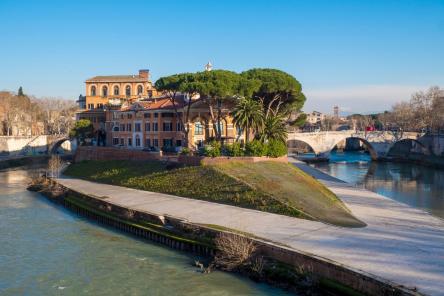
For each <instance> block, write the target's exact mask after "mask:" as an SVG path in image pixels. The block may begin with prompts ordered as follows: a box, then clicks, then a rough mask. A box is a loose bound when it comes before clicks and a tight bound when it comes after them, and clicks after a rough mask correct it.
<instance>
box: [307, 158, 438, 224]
mask: <svg viewBox="0 0 444 296" xmlns="http://www.w3.org/2000/svg"><path fill="white" fill-rule="evenodd" d="M313 166H314V167H316V168H318V169H320V170H322V171H324V172H326V173H327V174H329V175H332V176H334V177H336V178H338V179H341V180H343V181H346V182H348V183H352V184H354V185H356V186H359V187H364V188H366V189H368V190H370V191H373V192H376V193H379V194H381V195H384V196H387V197H389V198H392V199H394V200H397V201H400V202H403V203H405V204H408V205H410V206H413V207H416V208H421V209H423V210H425V211H428V212H429V213H431V214H432V215H434V216H437V217H440V218H444V170H440V169H434V168H431V167H427V166H421V165H414V164H408V163H393V162H372V161H371V159H370V156H369V155H368V154H366V153H363V152H343V153H342V152H335V151H334V152H332V154H331V156H330V161H329V162H327V163H316V164H313Z"/></svg>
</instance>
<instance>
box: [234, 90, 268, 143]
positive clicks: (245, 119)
mask: <svg viewBox="0 0 444 296" xmlns="http://www.w3.org/2000/svg"><path fill="white" fill-rule="evenodd" d="M232 116H233V121H234V123H235V124H236V125H237V126H238V127H240V128H241V129H242V130H244V131H245V132H246V136H245V142H246V143H248V141H249V138H250V129H251V128H252V129H254V130H256V131H258V130H260V129H261V127H262V123H263V122H262V119H263V111H262V104H261V103H259V102H257V101H255V100H253V99H249V98H241V99H240V100H239V102H238V103H237V105H236V107H235V108H234V110H233V112H232Z"/></svg>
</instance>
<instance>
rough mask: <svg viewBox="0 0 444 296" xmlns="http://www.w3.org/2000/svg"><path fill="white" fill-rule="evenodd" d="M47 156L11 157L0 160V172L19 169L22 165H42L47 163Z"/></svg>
mask: <svg viewBox="0 0 444 296" xmlns="http://www.w3.org/2000/svg"><path fill="white" fill-rule="evenodd" d="M48 158H49V157H48V156H46V155H41V156H13V157H1V158H0V170H4V169H8V168H14V167H20V166H24V165H35V164H44V163H45V162H47V161H48Z"/></svg>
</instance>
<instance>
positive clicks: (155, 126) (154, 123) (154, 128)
mask: <svg viewBox="0 0 444 296" xmlns="http://www.w3.org/2000/svg"><path fill="white" fill-rule="evenodd" d="M158 130H159V124H158V123H157V122H153V132H157V131H158Z"/></svg>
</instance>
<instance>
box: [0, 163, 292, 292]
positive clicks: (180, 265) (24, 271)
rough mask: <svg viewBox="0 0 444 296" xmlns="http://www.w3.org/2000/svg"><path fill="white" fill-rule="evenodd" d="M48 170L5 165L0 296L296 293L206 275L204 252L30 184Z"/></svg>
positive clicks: (0, 174) (0, 199)
mask: <svg viewBox="0 0 444 296" xmlns="http://www.w3.org/2000/svg"><path fill="white" fill-rule="evenodd" d="M42 169H44V167H43V166H42V167H38V166H37V167H34V166H33V167H32V168H29V167H21V168H14V169H7V170H2V171H0V188H1V189H2V190H1V191H0V217H1V223H0V241H1V252H0V254H1V256H0V266H1V268H0V295H5V296H6V295H79V296H80V295H128V294H131V295H146V294H147V293H148V294H150V295H183V296H196V295H209V294H212V295H214V294H217V295H219V296H228V295H258V296H259V295H260V296H268V295H273V296H275V295H276V296H277V295H279V296H286V295H291V293H288V292H286V291H284V290H282V289H278V288H275V287H272V286H270V285H266V284H260V283H257V282H255V281H252V280H250V279H248V278H247V277H244V276H239V275H238V274H236V273H229V272H220V271H214V272H212V273H210V274H202V273H201V272H200V270H199V268H198V267H196V266H195V264H194V261H195V260H200V262H205V261H204V260H203V259H204V258H202V257H201V256H198V255H196V254H193V253H189V252H180V251H177V250H174V249H171V248H166V247H164V246H162V245H160V244H158V243H155V242H153V241H148V240H145V239H143V238H141V237H138V236H134V235H128V234H126V233H125V232H124V231H120V230H118V229H116V228H115V227H112V226H111V225H110V226H106V225H104V224H99V223H97V222H96V221H97V220H96V221H94V220H91V219H89V218H87V217H85V216H83V215H81V214H77V213H76V212H75V211H73V210H71V209H67V208H65V207H63V206H62V205H60V204H58V203H54V202H51V201H49V199H48V198H46V197H44V196H43V195H42V194H40V193H37V192H31V191H29V190H26V187H27V185H28V183H29V181H30V178H32V177H33V176H35V173H37V172H38V171H41V170H42ZM205 264H206V263H205ZM297 295H301V294H297Z"/></svg>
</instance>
